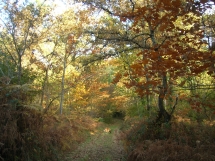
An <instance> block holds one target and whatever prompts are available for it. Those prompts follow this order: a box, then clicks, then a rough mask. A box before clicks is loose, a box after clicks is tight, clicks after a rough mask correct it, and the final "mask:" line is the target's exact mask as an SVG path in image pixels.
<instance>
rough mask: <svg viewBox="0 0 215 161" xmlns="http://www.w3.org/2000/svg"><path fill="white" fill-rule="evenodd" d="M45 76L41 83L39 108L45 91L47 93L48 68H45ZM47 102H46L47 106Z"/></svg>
mask: <svg viewBox="0 0 215 161" xmlns="http://www.w3.org/2000/svg"><path fill="white" fill-rule="evenodd" d="M45 72H46V75H45V78H44V81H43V85H42V94H41V100H40V105H41V107H42V106H43V100H44V95H45V91H48V82H49V81H48V68H46V71H45ZM47 103H48V102H46V104H47Z"/></svg>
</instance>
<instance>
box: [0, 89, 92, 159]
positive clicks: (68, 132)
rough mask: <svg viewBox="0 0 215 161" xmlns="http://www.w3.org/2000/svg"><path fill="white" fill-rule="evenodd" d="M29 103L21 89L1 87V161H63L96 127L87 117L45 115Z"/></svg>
mask: <svg viewBox="0 0 215 161" xmlns="http://www.w3.org/2000/svg"><path fill="white" fill-rule="evenodd" d="M30 99H32V98H29V94H28V92H27V91H26V90H24V89H23V88H22V86H7V87H6V86H5V87H0V160H2V161H58V160H60V161H61V160H62V159H63V158H62V156H63V154H64V153H66V152H67V151H69V150H72V149H75V147H76V145H77V144H78V143H80V142H82V141H83V140H84V138H85V136H84V134H85V133H86V131H89V130H93V129H94V128H95V126H96V124H95V123H94V122H93V120H92V119H91V118H88V117H72V116H64V115H54V116H51V115H49V114H46V115H43V114H42V113H41V112H40V111H39V110H37V109H34V108H32V107H29V106H28V105H25V104H26V103H29V101H31V100H30Z"/></svg>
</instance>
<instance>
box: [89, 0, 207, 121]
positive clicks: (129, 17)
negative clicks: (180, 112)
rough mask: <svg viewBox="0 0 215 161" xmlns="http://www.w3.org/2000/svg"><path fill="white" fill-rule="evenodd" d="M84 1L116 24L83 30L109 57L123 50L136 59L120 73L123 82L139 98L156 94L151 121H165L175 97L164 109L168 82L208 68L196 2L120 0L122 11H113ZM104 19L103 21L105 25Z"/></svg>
mask: <svg viewBox="0 0 215 161" xmlns="http://www.w3.org/2000/svg"><path fill="white" fill-rule="evenodd" d="M85 2H86V3H88V4H90V5H93V6H95V7H97V8H99V9H102V10H103V11H104V12H106V13H108V16H107V17H109V16H111V17H112V21H115V22H116V23H115V25H112V26H111V25H103V26H104V27H103V26H102V25H101V26H99V25H98V27H97V28H92V29H91V30H90V31H88V32H89V33H91V34H93V35H94V36H95V37H96V40H99V42H100V43H103V44H104V45H107V44H110V45H111V46H112V47H113V48H114V49H115V52H114V53H115V55H117V54H120V53H123V51H131V53H134V54H135V53H137V59H136V60H135V61H134V62H133V63H132V64H131V65H130V67H129V68H128V69H129V70H128V71H127V72H125V73H124V74H123V76H124V77H127V78H128V80H129V83H128V82H126V85H127V87H135V89H136V92H137V93H138V94H139V95H140V96H141V97H142V96H144V95H148V94H151V93H153V92H155V93H157V94H158V107H159V112H158V117H157V120H156V122H169V121H170V119H171V115H172V113H173V112H174V110H175V106H176V104H177V99H178V98H177V96H176V102H175V104H174V106H173V107H172V109H171V112H167V110H166V109H165V106H164V99H165V98H166V97H167V94H171V89H172V86H173V85H176V84H175V82H174V80H176V79H177V78H181V77H186V76H192V75H198V74H200V73H201V72H203V71H205V70H207V69H208V67H209V66H210V63H209V61H208V56H209V55H210V53H209V52H208V51H207V50H204V49H203V47H204V46H205V44H204V42H203V40H202V38H203V31H202V30H201V29H200V26H199V24H200V23H201V13H200V9H199V8H198V3H194V2H193V1H186V2H185V1H181V0H175V1H164V0H159V1H154V0H153V1H129V2H128V1H123V2H125V3H124V4H120V5H121V6H123V7H122V8H123V9H122V10H118V11H116V10H115V8H116V7H114V6H112V4H111V3H108V2H107V1H106V2H104V3H102V2H101V1H96V2H95V1H85ZM120 2H122V1H120ZM120 5H118V6H117V7H118V8H119V7H121V6H120ZM128 5H129V7H128V8H127V10H126V11H125V10H124V8H125V6H126V7H127V6H128ZM107 6H109V8H107ZM110 6H111V7H110ZM119 19H120V21H119ZM109 20H110V19H108V22H107V21H105V22H107V23H108V24H110V23H111V22H110V21H109ZM107 26H108V27H107ZM134 50H135V51H134ZM132 51H133V52H132ZM107 55H108V54H107Z"/></svg>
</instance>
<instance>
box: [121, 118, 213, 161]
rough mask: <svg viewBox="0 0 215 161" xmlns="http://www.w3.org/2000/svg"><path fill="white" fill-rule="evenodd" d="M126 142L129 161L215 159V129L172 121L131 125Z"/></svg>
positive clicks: (127, 131) (126, 130)
mask: <svg viewBox="0 0 215 161" xmlns="http://www.w3.org/2000/svg"><path fill="white" fill-rule="evenodd" d="M130 125H131V128H129V129H124V130H123V133H122V134H121V138H123V139H125V142H124V146H125V148H126V149H127V153H128V154H129V155H128V161H149V160H150V161H181V160H183V161H200V160H201V161H209V160H215V154H214V151H215V126H214V125H209V124H206V123H202V124H198V123H195V122H179V121H177V120H174V121H172V122H171V123H169V124H162V126H156V125H155V124H153V123H151V122H147V121H138V122H137V121H136V122H134V121H133V122H132V123H130Z"/></svg>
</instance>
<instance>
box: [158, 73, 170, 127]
mask: <svg viewBox="0 0 215 161" xmlns="http://www.w3.org/2000/svg"><path fill="white" fill-rule="evenodd" d="M162 79H163V83H162V84H163V85H162V87H159V88H160V89H159V90H160V92H159V96H158V108H159V112H158V117H157V119H156V123H158V124H162V123H168V122H169V121H170V120H171V115H170V114H169V113H168V112H167V111H166V109H165V106H164V98H165V95H166V93H167V76H166V73H165V74H163V76H162Z"/></svg>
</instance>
